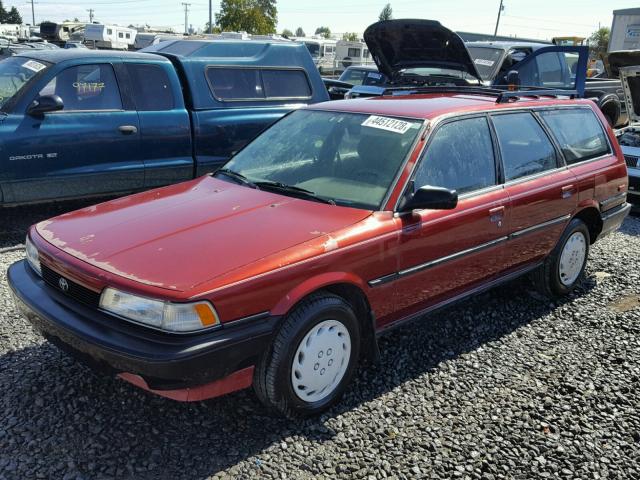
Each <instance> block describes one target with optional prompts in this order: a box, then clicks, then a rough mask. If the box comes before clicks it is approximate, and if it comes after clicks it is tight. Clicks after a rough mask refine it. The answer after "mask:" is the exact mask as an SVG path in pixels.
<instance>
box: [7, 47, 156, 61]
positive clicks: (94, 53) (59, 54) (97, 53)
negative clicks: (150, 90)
mask: <svg viewBox="0 0 640 480" xmlns="http://www.w3.org/2000/svg"><path fill="white" fill-rule="evenodd" d="M16 57H29V58H33V59H34V60H43V61H45V62H49V63H59V62H64V61H66V60H75V59H81V58H111V59H113V58H130V59H133V60H155V61H162V60H164V59H163V58H162V57H160V56H159V55H153V54H149V53H139V52H120V51H114V50H91V49H88V48H87V49H84V48H73V49H70V48H60V49H56V50H45V49H43V50H36V49H33V50H28V51H26V52H20V53H19V54H18V55H16Z"/></svg>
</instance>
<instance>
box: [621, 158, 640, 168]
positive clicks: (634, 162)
mask: <svg viewBox="0 0 640 480" xmlns="http://www.w3.org/2000/svg"><path fill="white" fill-rule="evenodd" d="M624 161H625V162H626V164H627V167H631V168H637V166H638V157H632V156H631V155H625V156H624Z"/></svg>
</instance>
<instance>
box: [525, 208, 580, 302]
mask: <svg viewBox="0 0 640 480" xmlns="http://www.w3.org/2000/svg"><path fill="white" fill-rule="evenodd" d="M589 244H590V236H589V229H588V228H587V226H586V225H585V223H584V222H583V221H582V220H580V219H578V218H574V219H573V220H571V222H570V223H569V225H568V226H567V228H566V229H565V231H564V233H563V234H562V237H561V238H560V241H559V242H558V244H557V245H556V247H555V248H554V249H553V251H552V252H551V253H550V254H549V256H548V257H547V258H546V259H545V261H544V264H543V265H542V266H541V267H540V269H539V270H538V271H537V272H536V277H535V280H536V284H537V286H538V288H539V289H540V290H541V291H542V293H544V294H546V295H548V296H550V297H560V296H563V295H567V294H568V293H569V292H571V291H572V290H573V289H574V288H576V287H577V286H578V285H579V284H580V283H581V282H582V279H583V277H584V270H585V267H586V266H587V258H588V256H589Z"/></svg>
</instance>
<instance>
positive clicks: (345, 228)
mask: <svg viewBox="0 0 640 480" xmlns="http://www.w3.org/2000/svg"><path fill="white" fill-rule="evenodd" d="M626 195H627V171H626V166H625V162H624V157H623V155H622V152H621V151H620V147H619V146H618V144H617V142H616V140H615V137H614V135H613V132H612V130H611V129H610V128H609V127H608V126H607V123H606V120H605V119H604V117H603V116H602V114H601V113H600V112H599V111H598V110H597V108H596V107H595V105H594V104H593V103H592V102H590V101H587V100H579V99H570V98H560V97H558V96H554V95H552V94H550V93H548V94H547V93H543V94H540V93H539V92H535V93H534V92H498V91H496V90H484V91H481V90H480V89H479V88H478V87H475V88H465V87H457V88H455V87H451V88H433V89H432V90H428V93H420V92H410V93H407V92H406V91H402V92H395V91H392V92H391V93H388V94H385V95H383V96H381V97H376V98H369V99H357V100H344V101H337V102H327V103H322V104H318V105H314V106H310V107H306V108H303V109H300V110H296V111H295V112H293V113H291V114H289V115H287V116H285V117H284V118H283V119H281V120H280V121H278V122H277V123H275V124H274V125H273V126H271V127H270V128H269V129H267V130H266V131H264V132H263V133H262V134H261V135H259V136H258V137H257V138H256V139H255V140H254V141H253V142H251V143H249V144H248V145H247V146H246V147H245V148H244V149H242V150H241V151H239V152H238V153H236V155H235V156H234V157H233V158H232V159H231V160H230V161H229V162H228V163H227V164H226V165H225V166H224V167H223V168H222V169H220V170H218V171H217V172H216V173H215V174H212V175H208V176H204V177H201V178H198V179H196V180H192V181H188V182H185V183H181V184H177V185H173V186H169V187H165V188H160V189H156V190H151V191H148V192H144V193H139V194H136V195H132V196H128V197H124V198H120V199H117V200H113V201H109V202H106V203H102V204H99V205H96V206H92V207H89V208H84V209H82V210H78V211H75V212H71V213H67V214H65V215H61V216H59V217H56V218H53V219H50V220H46V221H43V222H41V223H39V224H37V225H35V226H33V227H32V228H31V229H30V232H29V234H28V238H27V243H26V253H27V258H26V260H24V261H20V262H17V263H15V264H13V265H12V266H11V268H10V269H9V273H8V276H9V282H10V284H11V288H12V290H13V292H14V294H15V300H16V303H17V305H18V307H19V309H20V311H21V312H22V313H23V314H24V315H25V316H26V317H27V318H28V319H29V320H30V321H31V322H32V323H33V325H35V326H36V327H37V328H38V329H39V330H40V331H41V332H42V333H43V335H44V336H45V337H46V338H47V339H49V340H50V341H51V342H53V343H54V344H56V345H58V346H60V347H61V348H62V349H64V350H66V351H68V352H70V353H71V354H73V355H75V356H76V357H77V358H78V359H80V360H82V361H84V362H86V363H89V364H91V365H93V366H95V367H96V368H101V369H104V370H107V371H109V372H112V373H113V374H117V375H119V376H120V377H121V378H122V379H124V380H126V381H128V382H130V383H132V384H134V385H136V386H138V387H141V388H143V389H146V390H149V391H152V392H154V393H156V394H159V395H162V396H165V397H169V398H172V399H176V400H183V401H195V400H202V399H206V398H211V397H215V396H219V395H223V394H226V393H229V392H231V391H235V390H239V389H243V388H248V387H250V386H253V388H254V390H255V392H256V394H257V396H258V397H259V398H260V399H261V400H262V401H263V402H264V403H265V404H266V405H268V406H270V407H273V408H274V409H276V410H278V411H279V412H281V413H283V414H285V415H290V416H300V415H310V414H316V413H318V412H320V411H323V410H325V409H327V408H328V407H329V406H330V405H332V404H334V403H335V402H337V401H338V399H339V398H340V396H341V395H342V393H343V392H344V391H345V389H346V388H347V386H348V385H349V382H350V381H351V380H352V377H353V375H354V372H355V370H356V366H357V365H358V363H359V361H361V360H363V359H366V358H373V359H375V358H377V356H378V355H379V353H378V348H377V340H376V339H377V338H378V336H379V335H380V334H381V333H382V332H384V331H385V330H388V329H389V328H391V327H394V326H397V325H399V324H401V323H403V322H407V321H409V320H413V319H420V318H423V317H424V314H425V313H427V312H430V311H433V310H434V309H438V308H440V307H443V306H445V305H448V304H451V303H452V302H454V301H458V300H461V299H463V298H465V297H468V296H469V295H473V294H476V293H478V292H480V291H483V290H486V289H489V288H491V287H493V286H495V285H498V284H500V283H503V282H506V281H509V280H511V279H514V278H516V277H518V276H520V275H523V274H526V273H531V274H532V275H533V277H534V279H535V282H536V283H537V284H538V286H539V287H540V288H541V289H542V290H543V291H544V292H546V293H547V294H549V295H556V296H558V295H566V294H567V293H568V292H570V291H571V290H572V289H574V288H575V287H576V285H578V284H579V283H580V281H581V279H582V277H583V274H584V270H585V264H586V262H587V257H588V254H589V247H590V245H591V244H593V242H595V241H597V240H598V239H600V238H601V237H603V236H604V235H606V234H608V233H609V232H611V231H612V230H614V229H616V228H617V227H618V226H619V225H620V224H621V223H622V221H623V219H624V218H625V216H626V215H627V213H628V211H629V208H630V207H629V205H628V204H627V203H626ZM425 321H427V320H425Z"/></svg>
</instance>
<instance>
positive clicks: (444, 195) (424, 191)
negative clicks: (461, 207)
mask: <svg viewBox="0 0 640 480" xmlns="http://www.w3.org/2000/svg"><path fill="white" fill-rule="evenodd" d="M457 206H458V193H457V192H456V191H455V190H449V189H448V188H443V187H432V186H431V185H425V186H424V187H421V188H419V189H418V190H416V192H415V193H413V194H412V195H409V196H407V197H406V198H405V200H404V201H403V202H402V203H401V204H400V211H401V212H411V211H412V210H422V209H430V210H451V209H454V208H456V207H457Z"/></svg>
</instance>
